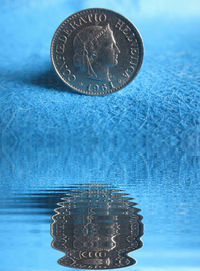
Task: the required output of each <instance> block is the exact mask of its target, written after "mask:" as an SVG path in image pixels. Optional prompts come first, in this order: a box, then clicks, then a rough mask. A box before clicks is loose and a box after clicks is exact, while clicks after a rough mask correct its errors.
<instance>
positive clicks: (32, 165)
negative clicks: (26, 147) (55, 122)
mask: <svg viewBox="0 0 200 271" xmlns="http://www.w3.org/2000/svg"><path fill="white" fill-rule="evenodd" d="M109 153H110V152H109ZM133 153H134V152H126V153H124V152H123V151H122V152H121V151H120V155H119V156H115V157H113V156H112V155H110V156H107V155H105V154H106V153H105V152H104V155H103V156H102V153H99V152H97V153H96V154H97V156H96V155H92V153H91V155H90V156H89V157H88V159H87V160H86V161H85V163H84V164H82V162H81V161H82V160H81V154H80V156H79V155H78V156H77V157H78V159H75V160H72V159H73V157H71V160H70V161H69V162H68V163H67V164H66V163H65V162H64V161H65V160H63V159H62V161H63V163H61V160H60V161H58V160H56V159H55V160H54V164H52V163H51V159H47V158H48V155H47V153H46V155H45V158H46V163H43V171H42V168H41V167H38V166H39V165H40V163H41V160H40V159H39V160H36V159H33V157H34V155H33V157H32V158H30V160H29V163H27V161H28V160H24V161H22V160H20V162H19V160H15V163H14V164H13V165H15V167H13V170H12V171H10V170H7V171H6V173H7V175H6V174H4V176H3V177H4V178H3V179H2V180H3V182H2V183H3V185H2V189H1V200H0V202H1V205H0V206H1V209H0V218H1V224H0V235H1V248H2V249H1V266H3V269H2V270H3V271H11V270H13V268H14V270H15V271H25V270H26V271H29V270H31V271H32V270H41V271H47V270H49V271H51V270H52V271H53V270H54V271H55V270H61V271H64V270H68V269H69V270H70V269H71V268H70V266H73V265H74V268H76V269H78V268H83V269H86V265H87V264H88V268H93V269H94V268H95V266H96V268H97V266H98V265H99V266H100V267H101V268H105V266H107V267H108V266H109V265H110V267H115V268H116V267H119V266H117V265H120V264H121V265H122V266H126V265H127V267H125V269H127V270H133V269H134V270H137V271H143V270H155V271H157V270H170V271H173V270H181V271H182V270H195V271H196V270H200V269H199V268H200V257H199V255H200V229H199V221H200V213H199V209H200V195H199V187H200V182H199V157H194V156H193V157H190V156H182V155H180V156H179V155H178V153H177V154H176V156H174V157H171V159H169V156H165V155H164V154H163V153H162V157H163V159H161V158H160V155H161V154H160V155H159V154H158V155H155V156H154V159H153V160H151V159H146V158H145V157H143V156H142V154H141V153H138V152H135V153H134V154H133ZM93 154H94V153H93ZM110 154H111V153H110ZM84 155H86V154H84ZM85 157H86V156H85ZM97 157H98V159H97ZM180 158H181V159H180ZM93 159H94V160H93ZM124 159H126V163H124V162H123V161H124ZM97 160H98V163H95V161H97ZM101 163H102V164H103V163H104V167H102V168H101V170H100V164H101ZM19 164H20V165H21V166H22V165H28V168H29V170H30V171H29V172H25V171H24V170H21V167H20V166H19ZM17 165H18V166H17ZM52 165H53V166H52ZM58 165H59V166H58ZM33 169H35V170H33ZM58 169H59V171H58ZM41 171H42V172H43V176H41ZM30 172H31V174H30ZM64 172H65V174H64ZM4 173H5V171H4ZM56 175H57V176H56ZM77 175H79V176H77ZM83 175H86V176H87V177H85V180H84V182H83ZM61 176H62V177H61ZM106 176H107V178H106ZM25 177H26V178H27V179H26V178H25ZM70 177H71V180H70ZM100 177H101V178H102V182H100V181H98V182H97V181H96V180H97V179H99V178H100ZM75 180H77V181H75ZM88 180H89V182H88ZM81 181H82V183H81ZM58 183H59V184H58ZM50 184H51V185H50ZM19 185H20V186H21V187H19ZM134 203H137V204H138V205H137V207H136V206H135V205H134ZM139 209H141V211H140V212H139ZM138 212H139V213H138ZM142 217H143V219H142ZM69 218H70V219H69ZM141 219H142V220H141ZM59 221H60V222H59ZM59 223H60V224H59ZM117 224H118V227H117V226H116V225H117ZM59 225H60V226H59ZM134 225H135V226H134ZM139 225H140V226H139ZM59 229H61V230H59ZM120 229H121V230H120ZM131 229H132V230H131ZM133 229H136V231H135V232H134V230H133ZM143 232H144V235H143ZM106 234H107V235H106ZM113 235H114V236H115V237H114V239H113ZM142 235H143V236H142ZM116 236H117V237H116ZM104 237H105V238H106V239H105V238H104ZM67 240H68V241H69V243H68V242H67ZM75 240H79V242H78V241H77V242H75ZM92 240H93V241H92ZM94 240H96V241H95V242H94ZM97 240H98V241H97ZM103 240H104V241H105V240H106V242H103ZM127 240H128V241H127ZM83 241H84V242H83ZM135 241H137V242H136V243H134V242H135ZM126 242H127V243H126ZM142 243H143V246H142ZM116 244H117V245H116ZM120 246H121V248H120ZM78 251H79V252H80V251H81V252H82V253H83V254H82V258H84V257H85V258H84V261H83V262H81V261H80V259H79V258H81V256H80V255H81V254H80V253H78ZM99 251H104V252H105V251H107V252H108V251H111V252H112V253H113V255H115V253H119V251H120V253H121V254H120V253H119V254H120V255H123V256H125V255H126V253H128V255H129V256H125V258H126V257H127V258H126V260H127V261H126V260H124V261H121V262H120V261H119V259H118V258H117V257H114V256H112V255H111V254H109V257H108V255H107V254H101V255H100V254H98V255H97V254H96V257H100V260H99V262H94V253H97V252H99ZM72 252H73V253H72ZM84 252H85V253H84ZM89 252H90V253H89ZM107 252H106V253H107ZM111 252H109V253H111ZM65 253H66V255H65ZM70 253H71V254H70ZM70 255H71V256H70ZM63 257H65V258H63ZM66 257H68V260H67V259H66ZM70 257H71V258H70ZM78 257H79V258H78ZM101 257H102V258H103V257H104V260H103V259H102V258H101ZM106 257H107V258H109V260H108V259H107V260H105V258H106ZM69 258H70V259H69ZM91 258H92V259H91ZM62 259H64V260H62ZM85 259H87V261H86V260H85ZM112 259H115V261H116V262H115V263H114V261H113V260H112ZM117 259H118V260H117ZM135 261H136V263H135ZM119 262H120V264H119ZM114 264H115V266H114ZM132 264H134V266H131V265H132ZM112 265H113V266H112Z"/></svg>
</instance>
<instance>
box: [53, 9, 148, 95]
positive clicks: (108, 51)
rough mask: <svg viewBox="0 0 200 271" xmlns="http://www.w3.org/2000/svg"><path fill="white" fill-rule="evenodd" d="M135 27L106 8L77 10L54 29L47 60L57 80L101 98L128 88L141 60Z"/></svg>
mask: <svg viewBox="0 0 200 271" xmlns="http://www.w3.org/2000/svg"><path fill="white" fill-rule="evenodd" d="M143 54H144V48H143V42H142V38H141V36H140V34H139V32H138V30H137V29H136V27H135V26H134V25H133V24H132V23H131V22H130V21H129V20H128V19H126V18H125V17H123V16H122V15H120V14H118V13H116V12H114V11H112V10H107V9H102V8H92V9H85V10H81V11H79V12H77V13H75V14H73V15H71V16H70V17H68V18H67V19H66V20H65V21H64V22H63V23H61V25H60V26H59V27H58V29H57V30H56V32H55V34H54V37H53V39H52V44H51V58H52V62H53V65H54V68H55V70H56V72H57V74H58V75H59V77H60V78H61V79H62V80H63V81H64V82H65V83H66V84H67V85H68V86H69V87H71V88H72V89H73V90H76V91H78V92H81V93H84V94H88V95H105V94H108V93H112V92H115V91H117V90H120V89H122V88H123V87H125V86H126V85H128V84H129V83H130V82H131V81H132V80H133V79H134V78H135V76H136V75H137V74H138V72H139V70H140V67H141V65H142V61H143Z"/></svg>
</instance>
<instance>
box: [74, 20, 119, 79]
mask: <svg viewBox="0 0 200 271" xmlns="http://www.w3.org/2000/svg"><path fill="white" fill-rule="evenodd" d="M73 49H74V56H73V64H74V66H75V67H78V68H79V69H80V71H81V72H83V73H86V74H87V75H88V77H90V78H92V79H97V80H109V68H111V67H113V66H115V65H117V64H118V54H119V53H120V50H119V48H118V47H117V45H116V41H115V38H114V35H113V32H112V30H111V28H110V25H109V24H108V25H106V26H105V27H103V26H98V25H96V26H88V27H86V28H85V29H83V30H82V31H80V32H79V33H78V34H77V35H76V36H75V38H74V41H73Z"/></svg>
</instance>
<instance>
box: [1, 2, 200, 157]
mask: <svg viewBox="0 0 200 271" xmlns="http://www.w3.org/2000/svg"><path fill="white" fill-rule="evenodd" d="M95 6H100V7H105V8H110V9H114V10H115V11H117V12H121V13H123V14H124V15H125V16H127V17H128V18H129V19H130V20H132V21H133V23H134V24H135V25H136V26H137V28H138V29H139V31H140V32H141V35H142V37H143V40H144V46H145V58H144V64H143V66H142V69H141V71H140V73H139V75H138V76H137V77H136V79H135V80H134V81H133V82H132V83H131V84H130V85H129V86H128V87H126V88H125V89H123V90H122V91H120V92H117V93H114V94H112V95H108V96H105V97H90V96H84V95H79V94H78V95H77V94H74V93H70V92H69V89H68V88H67V87H66V86H65V85H64V84H63V83H62V82H61V81H60V80H59V79H58V78H57V75H56V74H55V73H54V71H53V69H52V65H51V61H50V55H49V52H50V43H51V39H52V36H53V34H54V31H55V30H56V28H57V27H58V25H59V24H60V23H61V22H62V21H63V20H64V19H65V18H66V17H67V16H69V15H70V14H71V13H73V12H76V11H77V10H80V9H83V8H88V7H95ZM199 10H200V4H199V2H198V1H190V2H188V1H159V3H157V1H144V0H143V1H130V0H129V1H128V0H126V1H124V2H123V5H122V3H121V2H120V1H69V0H65V1H64V0H60V1H53V0H51V1H44V0H43V1H38V0H31V1H28V2H27V1H24V0H20V1H5V0H3V1H2V2H1V8H0V13H1V16H0V32H1V36H0V44H1V50H0V127H1V131H0V133H1V142H3V144H4V145H5V144H9V145H10V144H12V143H13V141H15V144H16V143H17V144H19V142H20V141H22V142H23V144H24V142H26V141H27V140H30V141H35V140H38V137H39V138H40V140H42V141H44V142H47V141H48V140H49V137H50V138H51V139H52V141H55V138H57V139H58V138H60V141H63V140H66V139H67V140H69V139H70V140H71V139H76V140H83V138H85V139H87V140H88V139H89V138H91V139H92V138H95V139H96V140H100V141H102V140H113V138H118V140H119V141H121V140H124V139H125V137H126V136H128V137H129V136H130V137H131V138H132V139H133V138H135V137H137V138H139V139H141V138H142V137H145V140H146V141H147V143H148V142H151V141H152V140H153V144H163V143H164V144H170V145H171V144H176V145H177V144H180V145H182V144H183V146H181V148H182V149H185V142H186V141H185V140H187V143H186V147H188V144H190V145H191V144H194V142H192V143H191V136H192V140H193V137H195V136H196V134H197V133H198V132H199V130H200V128H199V127H200V126H199V125H200V118H199V112H200V105H199V102H200V94H199V84H200V78H199V77H200V68H199V62H200V53H199V44H200V35H199V34H200V31H199V28H200V18H199V14H200V12H199ZM183 141H184V142H183ZM151 144H152V142H151ZM190 151H191V150H189V152H190Z"/></svg>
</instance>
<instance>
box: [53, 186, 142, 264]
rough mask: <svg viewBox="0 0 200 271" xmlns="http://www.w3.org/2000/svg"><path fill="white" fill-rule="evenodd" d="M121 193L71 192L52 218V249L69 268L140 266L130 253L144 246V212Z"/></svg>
mask: <svg viewBox="0 0 200 271" xmlns="http://www.w3.org/2000/svg"><path fill="white" fill-rule="evenodd" d="M126 195H127V194H124V193H121V192H120V190H116V189H113V188H106V187H102V186H88V187H82V188H81V189H71V190H68V193H67V194H65V197H64V198H62V200H63V202H60V203H59V204H58V205H59V206H60V207H59V208H57V209H55V211H56V214H55V215H54V216H53V217H52V218H53V223H52V225H51V233H52V236H53V242H52V247H53V248H55V249H58V250H60V251H62V252H64V253H65V254H66V255H65V256H64V257H63V258H61V259H59V260H58V263H59V264H61V265H63V266H66V267H74V268H83V269H108V268H119V267H126V266H130V265H133V264H135V263H136V261H135V260H134V259H132V258H131V257H129V256H128V255H127V254H128V253H129V252H131V251H134V250H136V249H139V248H141V247H142V241H141V240H140V237H141V236H142V235H143V224H142V222H141V220H142V216H141V215H139V214H138V212H139V211H140V209H137V208H135V207H133V206H135V205H136V203H133V202H130V201H129V200H130V199H132V198H128V197H126Z"/></svg>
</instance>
